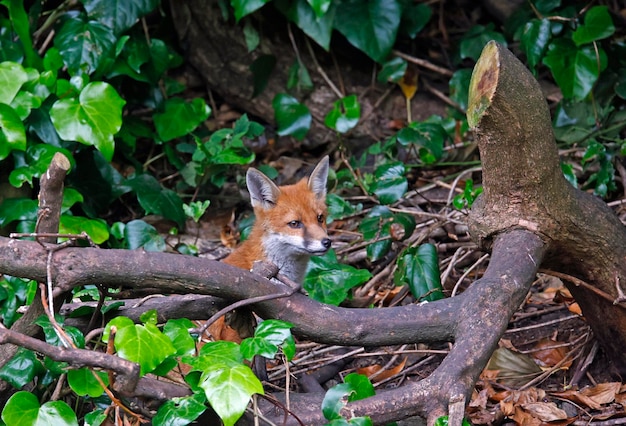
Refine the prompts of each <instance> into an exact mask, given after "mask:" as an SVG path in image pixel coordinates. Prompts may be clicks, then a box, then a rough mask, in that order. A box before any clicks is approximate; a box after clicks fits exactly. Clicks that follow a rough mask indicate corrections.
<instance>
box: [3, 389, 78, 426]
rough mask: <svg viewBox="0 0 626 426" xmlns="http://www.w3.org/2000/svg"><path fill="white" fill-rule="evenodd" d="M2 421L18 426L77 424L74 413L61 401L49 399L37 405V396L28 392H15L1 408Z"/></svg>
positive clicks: (63, 425) (72, 425)
mask: <svg viewBox="0 0 626 426" xmlns="http://www.w3.org/2000/svg"><path fill="white" fill-rule="evenodd" d="M2 421H4V423H5V424H7V425H20V426H22V425H23V426H40V425H55V426H78V420H77V419H76V413H74V410H72V409H71V408H70V406H69V405H67V404H66V403H65V402H63V401H49V402H46V403H45V404H43V405H42V406H39V401H37V397H36V396H35V395H34V394H32V393H30V392H24V391H21V392H17V393H16V394H14V395H13V396H12V397H11V398H9V400H8V401H7V403H6V405H5V407H4V409H3V410H2Z"/></svg>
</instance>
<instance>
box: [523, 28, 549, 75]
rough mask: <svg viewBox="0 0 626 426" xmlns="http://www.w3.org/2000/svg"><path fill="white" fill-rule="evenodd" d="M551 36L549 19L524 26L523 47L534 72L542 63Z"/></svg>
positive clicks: (529, 65)
mask: <svg viewBox="0 0 626 426" xmlns="http://www.w3.org/2000/svg"><path fill="white" fill-rule="evenodd" d="M550 36H551V25H550V21H549V20H548V19H545V18H544V19H532V20H531V21H529V22H527V23H526V25H525V26H524V32H523V33H522V37H521V40H520V41H521V47H522V50H523V51H524V53H525V54H526V60H527V61H528V67H529V68H530V69H531V70H534V69H535V67H536V66H537V65H538V64H539V63H541V59H542V58H543V56H544V54H545V53H546V50H547V48H548V42H549V41H550Z"/></svg>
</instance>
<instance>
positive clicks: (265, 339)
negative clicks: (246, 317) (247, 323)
mask: <svg viewBox="0 0 626 426" xmlns="http://www.w3.org/2000/svg"><path fill="white" fill-rule="evenodd" d="M292 327H293V324H291V323H288V322H286V321H280V320H265V321H263V322H261V324H259V325H258V327H257V328H256V330H255V331H254V337H252V338H246V339H244V340H243V341H242V342H241V354H242V355H243V356H244V358H246V359H248V360H251V359H252V358H253V357H254V356H255V355H262V356H264V357H265V358H269V359H273V358H274V357H275V356H276V353H277V352H278V347H279V346H283V351H285V348H286V347H289V346H292V345H293V348H291V347H289V348H288V349H287V351H286V353H285V354H286V355H287V353H295V342H294V340H293V336H292V335H291V328H292ZM287 358H288V359H289V356H288V357H287Z"/></svg>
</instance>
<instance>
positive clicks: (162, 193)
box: [127, 174, 186, 227]
mask: <svg viewBox="0 0 626 426" xmlns="http://www.w3.org/2000/svg"><path fill="white" fill-rule="evenodd" d="M127 184H128V185H129V186H130V187H132V188H133V190H134V191H135V193H136V194H137V200H138V201H139V204H140V205H141V207H142V208H143V209H144V210H145V211H146V213H148V214H158V215H161V216H164V217H166V218H168V219H171V220H173V221H175V222H176V223H177V224H178V225H179V226H181V227H182V226H183V224H184V223H185V220H186V216H185V212H184V210H183V201H182V200H181V199H180V197H179V196H178V194H176V193H175V192H174V191H172V190H171V189H167V188H163V187H162V186H161V184H160V183H159V181H158V180H156V178H155V177H154V176H152V175H148V174H142V175H138V176H135V177H134V178H132V179H129V180H128V181H127Z"/></svg>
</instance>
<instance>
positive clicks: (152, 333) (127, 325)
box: [102, 317, 176, 376]
mask: <svg viewBox="0 0 626 426" xmlns="http://www.w3.org/2000/svg"><path fill="white" fill-rule="evenodd" d="M113 326H115V327H117V333H116V334H115V341H114V343H115V349H116V350H117V353H118V355H119V356H120V357H122V358H124V359H127V360H129V361H133V362H136V363H138V364H139V365H140V367H141V372H140V374H141V375H142V376H143V375H145V374H146V373H149V372H151V371H152V370H154V369H155V368H156V367H157V366H158V365H159V364H161V363H162V362H163V361H164V360H165V358H167V357H169V356H170V355H173V354H174V353H176V349H175V348H174V346H173V345H172V342H171V340H170V339H169V338H168V337H167V336H165V335H164V334H163V333H161V331H159V329H158V328H157V327H156V326H155V325H153V324H144V325H140V324H134V323H133V322H132V320H130V319H129V318H126V317H116V318H114V319H113V320H111V321H110V322H109V323H108V324H107V326H106V329H105V333H104V334H103V337H102V340H103V341H105V342H106V339H107V338H108V335H109V333H110V329H111V327H113Z"/></svg>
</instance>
